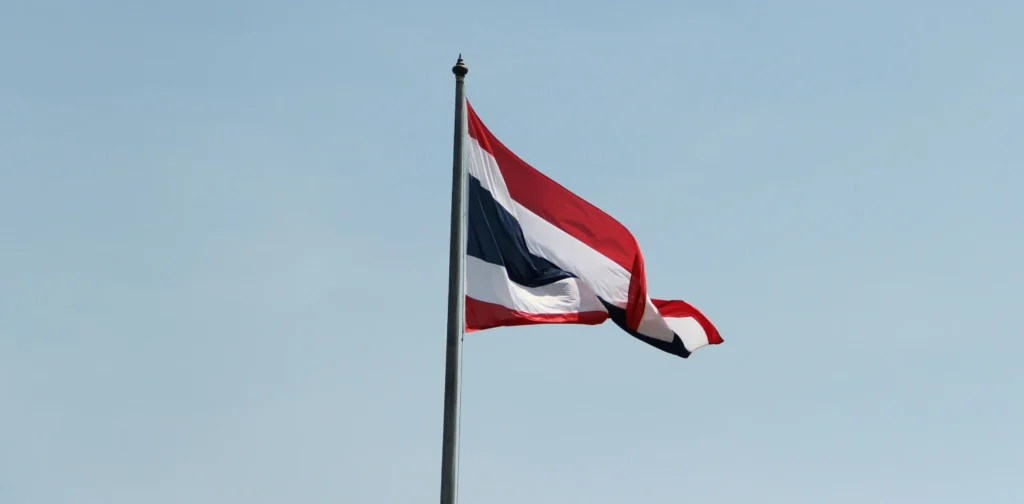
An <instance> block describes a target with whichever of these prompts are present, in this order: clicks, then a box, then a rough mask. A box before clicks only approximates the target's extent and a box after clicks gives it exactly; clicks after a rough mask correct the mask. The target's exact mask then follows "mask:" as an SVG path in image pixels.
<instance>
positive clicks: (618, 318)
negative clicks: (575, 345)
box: [601, 299, 690, 359]
mask: <svg viewBox="0 0 1024 504" xmlns="http://www.w3.org/2000/svg"><path fill="white" fill-rule="evenodd" d="M601 303H603V304H604V307H605V308H606V309H607V310H608V316H609V318H610V319H611V320H612V322H615V325H617V326H619V328H621V329H622V330H623V331H626V332H627V333H629V335H630V336H632V337H634V338H636V339H638V340H640V341H643V342H644V343H647V344H648V345H651V346H652V347H654V348H657V349H659V350H662V351H665V352H668V353H670V354H672V355H678V356H679V357H682V358H684V359H685V358H687V357H689V356H690V351H689V350H687V349H686V345H683V340H681V339H679V335H677V334H675V333H672V342H671V343H668V342H665V341H662V340H660V339H655V338H650V337H647V336H644V335H643V334H640V333H638V332H636V331H630V330H629V327H628V326H627V325H626V310H625V309H623V308H619V307H618V306H614V305H612V304H609V303H608V302H606V301H605V300H603V299H602V300H601Z"/></svg>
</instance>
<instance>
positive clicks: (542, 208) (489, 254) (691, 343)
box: [463, 102, 722, 358]
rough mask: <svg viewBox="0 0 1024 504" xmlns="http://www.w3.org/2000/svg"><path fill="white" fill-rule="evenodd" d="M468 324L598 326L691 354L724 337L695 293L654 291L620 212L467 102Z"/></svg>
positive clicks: (471, 326) (477, 328) (474, 326)
mask: <svg viewBox="0 0 1024 504" xmlns="http://www.w3.org/2000/svg"><path fill="white" fill-rule="evenodd" d="M465 110H466V133H467V137H464V138H463V145H464V147H463V156H464V157H463V160H464V161H463V162H464V164H465V166H466V169H467V172H468V173H467V175H468V176H467V185H468V187H467V189H466V197H467V201H466V204H467V207H466V211H467V221H468V222H467V228H466V231H467V234H466V259H465V263H464V264H465V330H466V332H472V331H480V330H485V329H490V328H495V327H504V326H517V325H531V324H589V325H597V324H601V323H604V322H605V321H607V320H608V319H611V320H612V321H613V322H614V323H615V324H616V325H618V326H619V327H620V328H622V329H623V330H624V331H625V332H626V333H628V334H630V335H632V336H633V337H635V338H637V339H639V340H641V341H643V342H645V343H648V344H650V345H652V346H654V347H656V348H659V349H661V350H663V351H665V352H668V353H671V354H674V355H678V356H680V357H683V358H686V357H689V355H690V353H691V352H693V351H694V350H696V349H698V348H700V347H702V346H705V345H709V344H711V345H716V344H719V343H721V342H722V338H721V336H720V335H719V334H718V330H717V329H715V326H714V325H712V323H711V321H710V320H708V318H707V317H705V316H704V315H703V314H702V313H701V312H700V311H698V310H697V309H696V308H694V307H693V306H692V305H690V304H689V303H687V302H685V301H666V300H660V299H652V298H651V297H650V296H649V295H648V293H647V276H646V271H645V270H644V258H643V255H642V254H641V253H640V247H639V245H637V241H636V239H635V238H634V237H633V235H632V234H631V233H630V232H629V230H628V229H626V228H625V226H623V225H622V224H620V223H619V222H618V221H616V220H615V219H613V218H612V217H611V216H609V215H608V214H606V213H604V212H602V211H601V210H600V209H598V208H597V207H595V206H594V205H591V204H590V203H588V202H586V201H585V200H583V199H582V198H580V197H579V196H577V195H576V194H574V193H572V192H570V191H569V190H567V189H566V188H564V187H562V186H561V185H559V184H558V183H556V182H555V181H553V180H551V179H550V178H548V177H547V176H545V175H544V174H542V173H541V172H539V171H537V170H536V169H534V168H533V167H531V166H530V165H528V164H527V163H526V162H524V161H523V160H522V159H520V158H519V157H518V156H516V155H515V154H514V153H512V151H510V150H509V149H508V148H507V147H505V145H503V144H502V143H501V142H499V141H498V139H497V138H495V136H494V135H493V134H492V133H491V132H490V131H489V130H488V129H487V127H486V126H484V123H483V122H482V121H481V120H480V118H479V117H478V116H477V115H476V112H475V111H474V110H473V107H472V106H470V105H469V103H468V102H467V103H466V107H465Z"/></svg>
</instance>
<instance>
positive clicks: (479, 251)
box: [466, 176, 690, 359]
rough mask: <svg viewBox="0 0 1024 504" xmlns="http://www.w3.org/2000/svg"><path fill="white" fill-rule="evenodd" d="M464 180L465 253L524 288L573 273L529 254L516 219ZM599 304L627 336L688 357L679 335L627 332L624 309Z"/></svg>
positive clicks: (487, 193) (472, 179)
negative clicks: (664, 338) (668, 337)
mask: <svg viewBox="0 0 1024 504" xmlns="http://www.w3.org/2000/svg"><path fill="white" fill-rule="evenodd" d="M467 179H468V182H469V184H468V188H467V189H468V190H467V197H468V201H467V205H466V206H467V213H468V215H467V218H468V221H469V222H468V224H467V233H466V234H467V236H466V254H467V255H469V256H470V257H475V258H477V259H480V260H481V261H484V262H488V263H491V264H496V265H498V266H504V267H505V269H506V270H507V271H508V278H509V280H511V281H513V282H515V283H517V284H519V285H522V286H524V287H540V286H543V285H547V284H550V283H552V282H555V281H558V280H562V279H565V278H573V277H574V276H575V275H573V274H572V273H569V272H568V271H565V270H563V269H561V268H559V267H558V266H556V265H555V264H554V263H552V262H551V261H548V260H547V259H544V258H543V257H540V256H537V255H534V254H533V253H531V252H530V250H529V248H527V246H526V239H525V238H524V236H523V228H522V227H521V226H520V225H519V221H518V220H516V219H515V217H513V216H512V214H510V213H508V210H505V207H503V206H501V205H499V204H498V202H497V200H495V199H494V196H493V195H491V193H490V191H488V190H487V189H485V188H484V187H483V185H482V184H481V183H480V181H479V180H477V178H476V177H473V176H469V177H467ZM598 299H600V298H598ZM601 303H603V304H604V307H605V308H606V309H607V310H608V314H609V316H610V317H609V318H611V320H612V321H613V322H615V324H616V325H618V326H619V327H620V328H622V330H623V331H626V332H627V333H628V334H629V335H630V336H633V337H634V338H636V339H638V340H640V341H643V342H644V343H647V344H648V345H651V346H653V347H655V348H657V349H659V350H662V351H665V352H668V353H670V354H672V355H678V356H679V357H682V358H684V359H685V358H687V357H689V356H690V352H689V351H688V350H687V349H686V347H685V346H684V345H683V342H682V340H680V339H679V336H675V337H674V338H673V340H672V342H671V343H666V342H664V341H661V340H658V339H654V338H649V337H647V336H644V335H642V334H640V333H637V332H635V331H631V330H629V328H628V326H627V325H626V310H624V309H622V308H619V307H617V306H615V305H612V304H610V303H608V302H606V301H605V300H603V299H601Z"/></svg>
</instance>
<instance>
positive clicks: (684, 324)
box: [665, 317, 708, 352]
mask: <svg viewBox="0 0 1024 504" xmlns="http://www.w3.org/2000/svg"><path fill="white" fill-rule="evenodd" d="M665 323H667V324H668V326H669V327H670V328H672V330H673V331H675V332H676V334H677V335H679V339H681V340H683V346H685V347H686V349H687V350H689V351H691V352H693V351H694V350H696V349H698V348H700V347H702V346H705V345H707V344H708V335H707V333H706V332H704V327H702V326H701V325H700V322H697V319H695V318H693V317H679V318H676V317H665Z"/></svg>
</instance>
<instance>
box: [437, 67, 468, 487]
mask: <svg viewBox="0 0 1024 504" xmlns="http://www.w3.org/2000/svg"><path fill="white" fill-rule="evenodd" d="M452 73H453V74H455V145H454V152H453V155H452V208H451V212H452V213H451V242H450V249H449V257H448V339H447V347H446V352H445V370H444V431H443V434H442V445H441V504H455V496H456V490H457V484H458V475H459V474H458V470H459V469H458V443H459V379H460V373H461V370H460V369H459V368H460V365H461V363H460V361H459V357H460V353H461V351H462V348H461V345H462V333H463V329H464V327H465V323H464V321H463V319H464V316H465V311H464V309H463V303H464V302H465V300H464V298H463V293H462V290H463V281H462V280H463V272H462V271H463V255H464V249H463V241H464V240H463V234H464V233H465V231H464V229H465V219H464V216H465V212H464V210H463V205H464V202H463V200H464V193H465V184H464V182H465V179H466V169H465V167H463V166H462V138H463V135H464V134H465V131H466V125H465V103H466V100H465V91H464V89H463V88H464V86H465V78H466V74H467V73H469V68H467V67H466V64H465V63H464V62H463V61H462V55H461V54H460V55H459V60H458V61H457V62H456V63H455V66H454V67H452Z"/></svg>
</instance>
